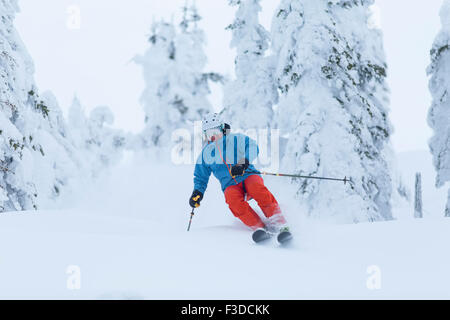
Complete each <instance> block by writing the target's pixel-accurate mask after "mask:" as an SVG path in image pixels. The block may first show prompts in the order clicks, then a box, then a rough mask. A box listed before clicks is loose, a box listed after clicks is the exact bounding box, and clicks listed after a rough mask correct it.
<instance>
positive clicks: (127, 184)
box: [0, 153, 450, 299]
mask: <svg viewBox="0 0 450 320" xmlns="http://www.w3.org/2000/svg"><path fill="white" fill-rule="evenodd" d="M421 154H422V155H423V153H421ZM406 158H407V159H408V161H407V162H408V163H409V165H410V166H411V167H412V169H415V167H414V166H413V164H412V163H413V162H415V163H416V164H417V163H421V162H418V161H422V159H421V158H420V157H419V156H417V157H415V158H411V157H406ZM402 159H404V157H400V160H402ZM400 167H402V168H406V167H407V166H406V165H405V164H404V163H402V162H401V163H400ZM408 176H409V174H408ZM426 177H427V174H424V189H425V197H424V206H425V207H426V208H427V203H428V204H429V205H428V208H429V210H433V209H432V208H434V207H433V205H434V204H431V203H430V201H431V198H429V197H431V196H432V195H431V194H430V196H428V195H427V193H426V192H427V191H426V190H427V188H428V186H427V178H426ZM266 182H267V185H268V186H269V187H270V189H271V190H272V191H273V192H274V193H275V195H276V196H277V198H278V199H279V201H280V203H281V204H282V207H283V210H284V211H285V213H286V215H287V218H288V219H289V221H290V223H291V225H292V228H293V230H294V234H295V241H294V242H293V243H292V244H291V245H290V246H289V247H279V246H278V245H277V244H276V243H275V241H272V242H269V243H267V244H263V245H256V244H253V243H252V241H251V238H250V233H249V231H248V230H247V229H246V228H245V227H243V226H242V225H241V224H240V223H239V222H238V221H237V220H236V219H235V218H234V217H233V216H232V214H231V213H230V212H229V211H228V209H227V207H226V205H225V203H224V198H223V194H222V193H221V192H220V188H219V185H218V183H217V182H216V181H215V180H214V178H212V179H211V181H210V187H209V188H208V190H207V192H206V194H205V198H204V201H203V202H202V206H201V207H200V208H199V209H198V210H197V212H196V215H195V217H194V220H193V224H192V228H191V231H190V232H187V231H186V227H187V223H188V220H189V212H190V209H189V207H188V205H187V200H188V197H189V195H190V193H191V191H192V168H191V167H189V166H184V167H169V166H163V165H156V166H155V165H150V164H145V163H143V162H141V163H139V162H138V163H137V162H136V161H134V162H132V163H125V164H123V165H122V166H121V167H119V168H118V169H116V170H114V174H110V175H107V176H105V177H103V178H102V179H101V180H99V181H98V183H96V184H94V185H91V186H84V190H83V191H84V192H83V193H81V192H80V194H78V195H76V194H74V195H73V198H72V199H71V201H69V200H68V199H67V200H66V204H67V205H70V206H72V207H73V209H70V210H69V209H67V210H62V211H39V212H37V213H35V212H24V213H10V214H2V215H0V243H2V245H1V246H0V298H44V299H45V298H63V299H73V298H75V299H78V298H88V299H97V298H105V299H111V298H119V299H126V298H137V299H181V298H183V299H201V298H203V299H214V298H223V299H256V298H261V299H302V298H450V293H449V291H448V287H449V286H450V275H449V272H448V270H450V258H449V257H448V255H447V254H446V252H447V251H448V243H449V242H450V232H449V231H450V220H448V219H445V218H443V217H442V216H443V214H440V213H439V214H437V213H436V212H433V215H425V219H422V220H413V219H412V218H407V216H408V217H411V216H412V212H413V211H412V208H401V209H399V210H403V211H404V212H402V214H398V212H397V213H396V215H397V216H401V217H402V219H399V220H397V221H391V222H378V223H362V224H356V225H353V224H352V225H333V224H325V223H323V222H319V221H311V220H309V219H307V218H305V217H304V216H303V214H302V208H301V207H300V206H298V205H297V204H296V202H295V201H293V200H292V194H293V192H294V190H293V189H292V187H290V186H289V185H286V184H285V181H284V180H280V179H277V178H272V179H269V178H267V179H266ZM408 184H409V183H408ZM409 185H411V184H409ZM436 195H438V196H440V194H435V196H436ZM435 201H436V202H437V201H438V200H437V198H436V199H435ZM439 201H440V199H439ZM442 202H443V203H445V199H443V201H442ZM409 213H410V214H409ZM442 213H443V212H442ZM69 266H78V267H79V268H80V269H79V270H80V272H81V289H80V290H69V289H68V288H67V281H68V279H70V275H69V274H67V273H66V272H67V270H68V269H67V268H68V267H69ZM370 266H377V270H378V271H379V272H380V273H379V275H380V278H379V280H380V285H381V287H380V289H378V290H370V289H368V288H367V281H368V279H371V278H370V277H371V276H373V274H372V273H368V268H369V267H370ZM371 270H373V269H369V271H370V272H372V271H371Z"/></svg>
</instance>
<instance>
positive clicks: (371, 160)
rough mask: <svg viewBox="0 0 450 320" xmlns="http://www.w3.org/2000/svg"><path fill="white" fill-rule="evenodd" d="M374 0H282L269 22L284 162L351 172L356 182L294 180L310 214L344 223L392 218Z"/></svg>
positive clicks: (308, 169) (305, 170)
mask: <svg viewBox="0 0 450 320" xmlns="http://www.w3.org/2000/svg"><path fill="white" fill-rule="evenodd" d="M372 4H373V0H358V1H356V0H282V1H281V4H280V6H279V7H278V9H277V10H276V12H275V17H274V20H273V24H272V43H273V51H274V53H275V55H276V57H277V59H278V62H277V70H276V74H277V81H278V86H279V90H280V92H281V97H280V103H279V106H278V110H277V112H278V114H277V117H278V125H279V128H280V129H281V130H282V133H284V134H289V141H288V143H287V147H286V151H285V155H284V158H283V164H284V165H283V168H284V169H286V170H291V171H293V172H295V173H299V174H303V175H316V176H328V177H342V178H343V177H344V176H347V177H349V176H351V177H352V179H353V183H352V184H351V185H348V184H347V185H344V184H337V183H335V182H329V181H318V180H307V179H306V180H303V179H302V180H298V181H296V183H298V193H297V194H298V196H299V197H300V198H301V199H302V202H304V203H306V204H307V206H308V211H309V214H310V215H312V216H320V217H323V218H330V219H333V220H336V221H340V222H360V221H375V220H384V219H391V218H392V213H391V193H392V181H391V177H390V164H389V163H388V160H387V159H390V157H391V155H392V151H391V149H390V144H389V139H390V135H391V132H392V128H391V124H390V122H389V120H388V107H387V105H388V89H387V86H386V81H385V79H386V68H387V66H386V63H385V57H384V52H383V44H382V35H381V32H380V31H379V30H377V29H374V28H370V27H369V26H368V19H369V17H370V10H369V7H370V5H372Z"/></svg>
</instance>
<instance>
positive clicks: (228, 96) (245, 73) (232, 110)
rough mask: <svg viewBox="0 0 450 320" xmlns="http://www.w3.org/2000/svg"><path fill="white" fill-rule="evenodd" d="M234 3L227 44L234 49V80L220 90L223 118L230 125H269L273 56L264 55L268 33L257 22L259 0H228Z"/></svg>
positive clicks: (273, 95) (273, 91) (273, 97)
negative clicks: (223, 110) (222, 91)
mask: <svg viewBox="0 0 450 320" xmlns="http://www.w3.org/2000/svg"><path fill="white" fill-rule="evenodd" d="M229 3H230V5H232V6H238V10H237V12H236V17H235V20H234V22H233V23H232V24H231V25H230V26H228V28H227V29H229V30H231V31H232V34H233V37H232V41H231V47H232V48H236V51H237V56H236V60H235V69H236V79H235V80H234V81H232V82H230V83H229V84H228V85H227V86H226V87H225V91H224V109H225V112H224V118H225V119H227V120H228V121H229V122H230V123H231V124H232V126H233V127H235V128H240V129H248V128H271V127H273V108H272V107H273V105H274V104H276V103H277V102H278V91H277V86H276V81H275V80H274V78H273V75H274V67H275V64H274V62H275V59H274V57H273V56H269V57H266V56H265V53H266V51H267V49H268V47H269V40H270V34H269V33H268V32H267V31H266V30H265V29H264V27H263V26H262V25H260V24H259V22H258V14H259V12H260V11H261V6H260V4H259V3H260V0H229Z"/></svg>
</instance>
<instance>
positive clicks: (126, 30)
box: [16, 0, 442, 152]
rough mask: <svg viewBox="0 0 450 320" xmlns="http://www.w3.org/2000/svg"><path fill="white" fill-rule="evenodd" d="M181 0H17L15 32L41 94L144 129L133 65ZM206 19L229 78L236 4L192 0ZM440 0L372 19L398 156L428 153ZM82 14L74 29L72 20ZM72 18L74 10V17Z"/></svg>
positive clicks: (214, 61)
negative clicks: (103, 108) (379, 37)
mask: <svg viewBox="0 0 450 320" xmlns="http://www.w3.org/2000/svg"><path fill="white" fill-rule="evenodd" d="M279 2H280V0H262V2H261V5H262V7H263V11H262V12H261V14H260V22H261V24H262V25H263V26H264V27H265V28H266V29H268V30H270V25H271V19H272V15H273V13H274V12H275V9H276V8H277V6H278V4H279ZM184 3H185V0H165V1H159V0H153V1H145V0H128V1H110V0H94V1H92V0H70V1H69V0H58V1H54V0H39V1H36V0H19V5H20V8H21V12H20V13H19V14H18V16H17V19H16V27H17V29H18V31H19V33H20V35H21V37H22V39H23V41H24V42H25V45H26V47H27V49H28V51H29V53H30V54H31V56H32V58H33V60H34V62H35V68H36V75H35V78H36V82H37V85H38V88H39V89H40V92H43V91H45V90H51V91H53V93H54V94H55V95H56V97H57V98H58V101H59V103H60V106H61V108H62V109H63V111H64V112H67V110H68V108H69V107H70V104H71V102H72V99H73V97H74V95H77V96H78V98H79V99H80V100H81V102H82V104H83V105H84V106H85V107H86V109H87V110H90V109H92V108H94V107H96V106H99V105H107V106H109V107H110V108H111V109H112V110H113V112H114V114H115V116H116V121H115V126H117V127H121V128H124V129H125V130H129V131H132V132H138V131H139V130H140V129H141V128H142V127H143V121H144V120H143V119H144V114H143V112H142V106H141V104H140V102H139V98H140V95H141V93H142V91H143V89H144V81H143V78H142V75H141V69H140V67H139V66H137V65H136V64H134V62H132V61H131V60H132V59H133V57H134V56H135V55H137V54H142V53H144V52H145V50H146V49H147V48H148V44H147V38H148V36H149V34H150V26H151V23H152V20H153V19H156V20H158V19H161V18H164V19H166V20H171V19H174V21H175V22H178V21H179V18H180V16H181V8H182V6H183V5H184ZM196 3H197V6H198V9H199V13H200V15H201V16H202V17H203V20H202V21H201V23H200V27H201V28H202V29H203V30H204V31H205V33H206V38H207V46H206V48H205V50H206V54H207V56H208V59H209V63H208V66H207V70H213V71H217V72H220V73H223V74H226V75H228V76H230V77H232V76H233V75H234V57H235V52H234V50H232V49H230V47H229V43H230V40H231V33H230V32H229V31H226V30H225V28H226V27H227V26H228V25H229V24H230V23H232V21H233V19H234V13H235V10H236V7H230V6H229V5H228V1H227V0H214V1H211V0H197V1H196ZM441 3H442V2H441V0H428V1H423V0H395V1H392V0H376V2H375V6H374V7H373V12H374V17H373V18H374V22H375V23H376V24H377V25H379V26H380V27H381V28H382V30H383V33H384V44H385V51H386V55H387V62H388V65H389V70H388V83H389V86H390V89H391V112H390V119H391V121H392V123H393V125H394V129H395V132H394V135H393V137H392V141H393V144H394V148H395V149H396V151H399V152H401V151H410V150H428V145H427V140H428V138H429V137H430V135H431V130H430V128H429V127H428V125H427V123H426V116H427V111H428V108H429V107H430V104H431V96H430V94H429V92H428V77H427V76H426V72H425V70H426V67H427V66H428V64H429V61H430V59H429V51H430V49H431V45H432V42H433V40H434V38H435V36H436V34H437V32H438V31H439V28H440V21H439V8H440V5H441ZM74 10H75V11H76V10H79V13H80V15H79V16H80V19H79V21H78V22H76V23H75V24H74V23H73V20H71V19H72V17H73V15H74ZM75 14H76V12H75ZM212 90H213V94H212V95H211V102H212V104H213V105H214V107H215V108H216V109H217V110H220V109H221V99H222V93H221V90H220V88H219V87H218V86H217V85H212Z"/></svg>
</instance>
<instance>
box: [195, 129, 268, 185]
mask: <svg viewBox="0 0 450 320" xmlns="http://www.w3.org/2000/svg"><path fill="white" fill-rule="evenodd" d="M258 154H259V148H258V145H257V144H256V142H255V140H253V139H250V138H249V137H248V136H246V135H243V134H227V135H224V136H223V137H222V138H221V139H219V140H217V141H214V142H208V144H207V145H206V146H205V147H204V148H203V150H202V153H201V154H200V156H199V157H198V160H197V163H196V165H195V171H194V189H195V190H198V191H200V192H201V193H205V190H206V188H207V186H208V181H209V177H210V176H211V173H213V174H214V176H215V177H216V178H217V180H219V182H220V185H221V186H222V191H225V189H226V188H228V187H229V186H233V185H237V184H239V183H241V182H242V181H244V180H245V179H247V178H248V177H249V176H251V175H255V174H256V175H259V174H260V172H259V171H258V170H256V169H255V167H254V166H253V165H252V164H250V165H249V166H248V168H247V170H245V173H244V175H243V176H236V177H234V178H233V177H232V176H231V167H232V166H233V165H235V164H237V163H239V161H240V160H242V159H244V158H245V159H247V160H248V162H249V163H251V162H253V160H255V159H256V158H257V157H258Z"/></svg>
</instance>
